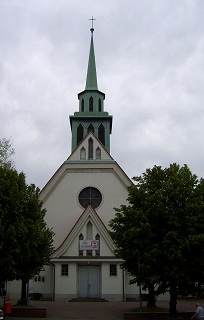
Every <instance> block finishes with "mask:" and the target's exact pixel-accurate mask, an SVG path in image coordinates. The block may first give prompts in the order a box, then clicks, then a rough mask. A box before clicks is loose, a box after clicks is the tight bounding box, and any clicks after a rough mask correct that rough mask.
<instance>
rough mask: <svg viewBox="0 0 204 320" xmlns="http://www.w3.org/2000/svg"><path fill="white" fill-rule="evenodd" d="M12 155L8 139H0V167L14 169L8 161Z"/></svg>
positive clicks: (10, 161) (12, 163)
mask: <svg viewBox="0 0 204 320" xmlns="http://www.w3.org/2000/svg"><path fill="white" fill-rule="evenodd" d="M14 153H15V151H14V148H12V143H11V141H10V139H6V138H3V139H0V166H6V167H8V168H14V162H13V161H12V160H11V159H10V157H11V156H12V155H13V154H14Z"/></svg>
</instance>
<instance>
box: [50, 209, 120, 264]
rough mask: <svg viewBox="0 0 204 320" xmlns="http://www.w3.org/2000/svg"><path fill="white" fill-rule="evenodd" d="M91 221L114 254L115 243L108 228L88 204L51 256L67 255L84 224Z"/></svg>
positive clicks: (60, 256) (52, 257)
mask: <svg viewBox="0 0 204 320" xmlns="http://www.w3.org/2000/svg"><path fill="white" fill-rule="evenodd" d="M89 221H91V223H92V224H93V225H94V226H95V228H96V229H97V230H98V233H99V234H100V241H105V243H106V245H107V246H108V247H109V249H110V250H111V251H112V255H114V250H115V245H114V243H113V241H112V239H111V237H110V235H109V233H108V230H107V228H106V227H105V225H104V224H103V222H102V220H101V219H100V218H99V216H98V214H97V213H96V211H95V210H94V209H93V208H92V207H91V206H88V207H87V208H86V209H85V210H84V212H83V213H82V215H81V216H80V217H79V219H78V220H77V222H76V223H75V225H74V226H73V228H72V229H71V231H70V232H69V234H68V235H67V237H66V238H65V240H64V241H63V243H62V244H61V245H60V247H58V248H57V249H56V250H55V251H54V253H53V254H52V256H51V259H55V258H62V257H63V256H67V252H68V251H69V248H70V246H71V245H72V243H73V241H74V240H75V239H76V238H77V239H79V235H80V233H81V230H82V228H83V226H84V225H86V224H87V223H88V222H89Z"/></svg>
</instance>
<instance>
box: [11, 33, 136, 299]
mask: <svg viewBox="0 0 204 320" xmlns="http://www.w3.org/2000/svg"><path fill="white" fill-rule="evenodd" d="M93 31H94V30H93V28H92V29H91V45H90V53H89V63H88V71H87V78H86V86H85V90H84V91H82V92H81V93H79V94H78V99H79V109H78V111H77V112H75V113H74V115H73V116H70V125H71V131H72V152H71V155H70V156H69V158H68V159H67V160H66V161H65V162H64V163H63V164H62V165H61V166H60V168H59V169H58V170H57V171H56V173H55V174H54V175H53V176H52V177H51V179H50V180H49V181H48V183H47V184H46V185H45V187H44V188H43V189H42V190H41V193H40V199H41V200H42V202H43V206H44V208H46V211H47V213H46V216H45V220H46V223H47V225H48V226H49V227H50V228H52V229H53V231H54V233H55V236H54V247H55V251H54V252H53V254H52V256H51V264H50V265H49V266H45V267H44V268H43V269H42V270H41V272H40V273H39V274H38V275H35V277H34V278H33V279H32V280H30V283H29V292H30V293H33V292H40V293H42V294H43V296H44V297H45V298H52V299H53V300H56V301H57V300H71V299H106V300H109V301H111V300H114V301H124V300H126V299H128V298H138V293H139V288H138V287H137V286H136V285H129V280H130V277H129V276H128V274H127V273H126V272H125V271H124V270H123V269H121V267H120V265H121V262H122V260H121V259H119V258H117V257H116V256H115V254H114V250H115V247H114V243H113V241H112V239H111V237H110V235H109V230H110V228H109V221H110V220H111V219H112V218H114V216H115V210H114V208H119V207H120V205H121V204H126V203H127V200H126V199H127V197H128V190H127V188H128V186H130V185H131V183H132V182H131V180H130V179H129V178H128V176H127V175H126V174H125V172H124V171H123V170H122V168H121V167H120V166H119V165H118V163H117V162H116V161H115V160H114V159H113V158H112V157H111V155H110V134H111V130H112V116H110V115H109V114H108V112H106V111H104V100H105V94H104V93H103V92H101V91H99V90H98V85H97V74H96V65H95V55H94V44H93ZM7 290H8V294H9V295H10V297H11V298H12V297H13V298H17V297H19V292H20V285H19V284H18V282H15V281H13V282H9V283H8V286H7Z"/></svg>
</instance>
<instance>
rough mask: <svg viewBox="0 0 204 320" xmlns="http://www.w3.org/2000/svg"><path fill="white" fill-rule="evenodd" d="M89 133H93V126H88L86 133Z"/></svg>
mask: <svg viewBox="0 0 204 320" xmlns="http://www.w3.org/2000/svg"><path fill="white" fill-rule="evenodd" d="M89 132H93V133H94V126H93V125H92V124H90V125H89V126H88V130H87V133H89Z"/></svg>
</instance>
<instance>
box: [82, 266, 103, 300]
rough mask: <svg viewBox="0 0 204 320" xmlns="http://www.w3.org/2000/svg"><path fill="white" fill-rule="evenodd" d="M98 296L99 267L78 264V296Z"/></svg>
mask: <svg viewBox="0 0 204 320" xmlns="http://www.w3.org/2000/svg"><path fill="white" fill-rule="evenodd" d="M99 297H100V267H99V266H79V298H99Z"/></svg>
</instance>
